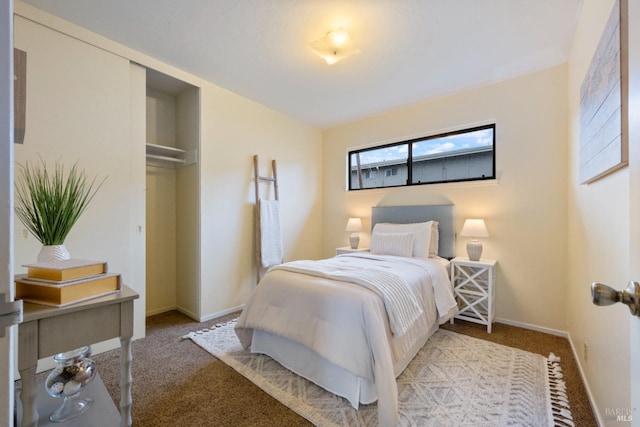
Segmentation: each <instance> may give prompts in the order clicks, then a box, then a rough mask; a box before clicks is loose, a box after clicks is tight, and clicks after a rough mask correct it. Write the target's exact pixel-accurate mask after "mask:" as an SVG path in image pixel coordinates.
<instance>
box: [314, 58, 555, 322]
mask: <svg viewBox="0 0 640 427" xmlns="http://www.w3.org/2000/svg"><path fill="white" fill-rule="evenodd" d="M566 73H567V68H566V66H558V67H555V68H551V69H548V70H545V71H540V72H537V73H534V74H529V75H526V76H524V77H520V78H516V79H512V80H508V81H505V82H502V83H498V84H494V85H490V86H485V87H481V88H477V89H475V90H470V91H467V92H464V93H460V94H455V95H452V96H449V97H445V98H441V99H436V100H433V101H429V102H424V103H420V104H416V105H413V106H410V107H408V108H404V109H400V110H396V111H393V112H390V113H387V114H382V115H379V116H376V117H371V118H369V119H366V120H361V121H358V122H354V123H350V124H346V125H344V126H340V127H336V128H334V129H330V130H327V131H325V132H324V141H325V142H324V199H323V207H324V213H323V224H324V230H325V232H324V238H323V255H325V256H329V255H331V254H332V253H334V251H335V248H336V247H339V246H345V245H347V244H348V233H346V232H345V231H344V227H345V224H346V222H347V218H348V217H350V216H360V217H363V220H364V223H365V229H369V227H370V217H371V213H370V210H371V207H372V206H376V205H411V204H435V203H453V204H454V205H455V226H456V231H457V232H459V231H460V229H461V228H462V224H463V222H464V219H465V218H470V217H471V218H474V217H479V218H484V219H485V221H486V224H487V228H488V230H489V233H490V235H491V236H490V238H487V239H483V245H484V252H483V255H482V256H483V257H486V258H494V259H497V260H498V274H497V302H496V307H497V308H496V316H497V318H500V319H503V320H506V321H509V322H515V323H518V324H525V325H530V326H534V327H537V328H541V329H544V330H549V331H553V332H558V331H565V330H566V318H565V306H566V295H565V282H566V262H567V207H566V192H567V177H566V164H567V145H566V141H567V114H566V111H567V102H566V90H567V86H566ZM492 121H494V122H495V123H496V164H497V177H498V179H497V180H496V181H492V182H475V183H451V184H435V185H421V186H413V187H406V188H390V189H380V190H361V191H352V192H347V191H345V187H346V184H345V175H346V154H347V151H348V150H351V149H355V148H361V147H366V146H370V145H374V144H380V143H385V142H395V141H400V140H403V139H408V138H411V137H416V136H422V135H433V134H437V133H441V132H442V131H446V130H451V129H459V128H464V127H469V126H473V125H475V124H478V123H486V122H492ZM362 234H363V235H362V240H361V244H362V245H363V246H367V245H368V242H369V237H370V236H369V234H367V233H362ZM466 242H467V240H466V239H464V238H458V240H457V254H458V255H461V256H465V255H466V251H465V245H466Z"/></svg>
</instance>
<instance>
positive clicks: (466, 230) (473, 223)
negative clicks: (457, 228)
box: [460, 219, 489, 238]
mask: <svg viewBox="0 0 640 427" xmlns="http://www.w3.org/2000/svg"><path fill="white" fill-rule="evenodd" d="M460 236H463V237H474V238H475V237H489V232H488V231H487V226H486V225H485V224H484V220H483V219H467V220H465V222H464V225H463V226H462V231H461V232H460Z"/></svg>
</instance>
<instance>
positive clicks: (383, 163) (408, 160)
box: [349, 124, 495, 190]
mask: <svg viewBox="0 0 640 427" xmlns="http://www.w3.org/2000/svg"><path fill="white" fill-rule="evenodd" d="M494 178H495V124H491V125H486V126H480V127H475V128H471V129H464V130H459V131H455V132H449V133H446V134H440V135H434V136H427V137H423V138H416V139H412V140H408V141H401V142H398V143H393V144H386V145H383V146H378V147H371V148H367V149H363V150H357V151H351V152H349V190H361V189H368V188H384V187H398V186H407V185H419V184H434V183H442V182H458V181H475V180H482V179H494Z"/></svg>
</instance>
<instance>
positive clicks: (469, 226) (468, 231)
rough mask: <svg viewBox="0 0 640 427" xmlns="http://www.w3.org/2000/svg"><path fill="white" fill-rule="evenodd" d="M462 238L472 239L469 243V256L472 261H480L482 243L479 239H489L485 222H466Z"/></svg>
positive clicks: (461, 233)
mask: <svg viewBox="0 0 640 427" xmlns="http://www.w3.org/2000/svg"><path fill="white" fill-rule="evenodd" d="M460 236H462V237H471V240H470V241H469V242H468V243H467V255H469V259H470V260H471V261H480V255H482V243H480V241H479V240H478V237H489V232H488V231H487V226H486V225H485V224H484V220H482V219H467V220H465V221H464V225H463V226H462V231H461V232H460Z"/></svg>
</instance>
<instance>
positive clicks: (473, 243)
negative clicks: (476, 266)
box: [467, 239, 482, 261]
mask: <svg viewBox="0 0 640 427" xmlns="http://www.w3.org/2000/svg"><path fill="white" fill-rule="evenodd" d="M467 255H469V259H470V260H471V261H480V255H482V243H480V241H479V240H477V239H473V240H470V241H469V242H468V243H467Z"/></svg>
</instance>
